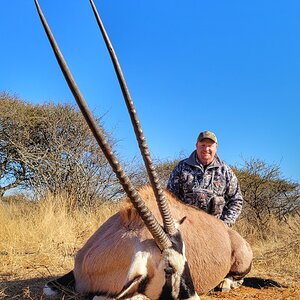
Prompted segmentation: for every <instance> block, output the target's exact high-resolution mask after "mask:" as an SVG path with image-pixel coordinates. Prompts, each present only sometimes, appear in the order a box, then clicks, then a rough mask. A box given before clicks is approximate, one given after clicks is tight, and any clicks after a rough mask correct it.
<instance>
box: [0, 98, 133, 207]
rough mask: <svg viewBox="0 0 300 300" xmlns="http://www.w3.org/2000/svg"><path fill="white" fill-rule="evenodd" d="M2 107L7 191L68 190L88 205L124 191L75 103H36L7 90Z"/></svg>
mask: <svg viewBox="0 0 300 300" xmlns="http://www.w3.org/2000/svg"><path fill="white" fill-rule="evenodd" d="M0 107H1V109H0V167H1V169H0V172H1V173H0V191H1V194H2V195H3V193H4V192H5V191H7V190H9V189H11V188H13V187H18V188H26V189H30V190H32V191H34V193H35V195H37V196H41V195H44V194H45V193H47V192H51V193H61V192H63V193H66V194H67V195H70V196H72V197H75V199H76V200H77V202H78V204H80V205H87V204H89V203H91V202H93V201H95V199H96V198H99V197H100V198H105V199H112V198H116V197H118V196H119V195H120V194H121V193H122V192H123V191H122V188H121V186H120V185H119V183H118V180H117V179H116V177H115V175H114V173H113V172H112V170H111V168H110V166H109V165H108V163H107V161H106V159H105V157H104V155H103V154H102V152H101V150H100V149H99V147H98V145H97V143H96V141H95V139H94V137H93V136H92V134H91V132H90V130H89V128H88V126H87V125H86V122H85V120H84V119H83V117H82V116H81V113H80V112H78V111H77V110H76V109H75V108H74V107H73V106H71V105H69V104H58V105H55V104H53V103H48V104H42V105H33V104H31V103H28V102H25V101H22V100H21V99H19V98H18V97H15V96H10V95H9V94H7V93H2V94H0ZM98 121H99V120H98ZM100 127H101V126H100ZM101 128H102V127H101ZM104 133H105V135H106V137H107V138H108V140H109V142H110V144H112V145H115V141H114V139H113V138H112V137H111V136H110V135H109V134H107V133H106V132H104ZM133 173H134V172H132V173H131V174H130V176H133Z"/></svg>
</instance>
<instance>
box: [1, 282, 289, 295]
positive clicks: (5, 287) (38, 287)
mask: <svg viewBox="0 0 300 300" xmlns="http://www.w3.org/2000/svg"><path fill="white" fill-rule="evenodd" d="M54 278H55V277H38V278H32V279H22V280H7V281H0V299H5V300H6V299H16V300H19V299H28V300H46V299H47V298H46V297H45V296H43V286H44V285H45V284H46V283H47V282H48V281H50V280H53V279H54ZM243 286H246V287H250V288H254V289H263V288H268V287H273V288H274V287H278V288H286V286H283V285H282V284H280V283H278V282H276V281H274V280H272V279H263V278H259V277H246V278H245V279H244V283H243ZM63 299H65V300H71V299H73V300H74V299H77V300H79V299H82V298H80V297H79V296H78V295H76V294H74V293H73V294H72V293H70V294H65V295H64V297H63Z"/></svg>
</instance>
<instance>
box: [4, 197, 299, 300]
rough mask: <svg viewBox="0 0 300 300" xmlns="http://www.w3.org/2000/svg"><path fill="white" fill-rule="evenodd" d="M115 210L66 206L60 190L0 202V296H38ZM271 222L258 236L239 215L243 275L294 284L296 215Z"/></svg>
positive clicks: (296, 273) (69, 266) (107, 206)
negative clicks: (246, 262) (244, 245)
mask: <svg viewBox="0 0 300 300" xmlns="http://www.w3.org/2000/svg"><path fill="white" fill-rule="evenodd" d="M117 210H118V205H117V204H102V205H99V207H97V208H93V209H90V210H85V211H82V210H79V209H77V208H72V205H71V204H70V201H66V199H65V198H64V197H63V196H61V197H51V196H49V197H47V198H46V199H45V200H43V201H39V202H37V203H33V202H32V203H30V202H24V201H14V202H3V203H1V202H0V237H1V238H0V299H4V298H6V299H11V298H14V299H19V298H20V299H43V297H42V294H41V291H42V286H43V284H44V283H45V282H46V281H47V279H49V278H51V277H53V276H57V275H60V274H64V273H65V272H67V271H69V270H71V269H72V268H73V262H74V255H75V253H76V251H77V250H78V249H79V248H80V247H81V246H82V244H83V243H84V241H86V239H87V238H88V237H89V236H90V235H91V234H92V233H93V232H94V231H95V230H96V229H97V228H98V227H99V225H100V224H102V223H103V222H104V221H105V220H106V219H107V218H108V217H109V216H110V215H112V214H113V213H114V212H116V211H117ZM272 222H273V223H272V226H270V228H269V229H268V230H269V232H268V236H269V238H268V239H267V240H264V241H262V240H259V239H258V238H257V236H258V234H257V232H256V230H255V229H254V227H252V226H251V224H247V223H244V222H242V221H240V222H239V223H238V224H237V226H236V229H237V230H238V231H239V232H240V233H241V234H242V235H243V236H244V237H246V238H247V240H248V241H249V242H250V244H251V246H252V248H253V251H254V255H255V259H254V265H253V269H252V271H251V273H250V274H249V275H250V276H258V277H264V278H271V279H273V280H277V281H279V282H281V283H284V284H288V285H291V284H294V283H295V284H296V283H297V282H299V281H300V252H299V246H300V235H299V232H300V230H299V229H300V227H299V226H300V225H299V218H298V219H297V218H290V219H289V220H288V223H287V224H281V225H279V224H278V223H277V222H276V221H275V220H272ZM204 299H206V298H204ZM209 299H210V298H209Z"/></svg>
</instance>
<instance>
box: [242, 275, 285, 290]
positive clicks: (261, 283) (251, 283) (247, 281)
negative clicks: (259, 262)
mask: <svg viewBox="0 0 300 300" xmlns="http://www.w3.org/2000/svg"><path fill="white" fill-rule="evenodd" d="M243 286H247V287H251V288H255V289H262V288H268V287H278V288H287V286H285V285H282V284H280V283H279V282H277V281H275V280H273V279H264V278H260V277H246V278H244V282H243Z"/></svg>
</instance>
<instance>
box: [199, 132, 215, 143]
mask: <svg viewBox="0 0 300 300" xmlns="http://www.w3.org/2000/svg"><path fill="white" fill-rule="evenodd" d="M204 139H210V140H212V141H214V142H215V143H218V139H217V137H216V135H215V134H214V133H213V132H212V131H208V130H206V131H203V132H200V134H199V135H198V139H197V142H201V141H202V140H204Z"/></svg>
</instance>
